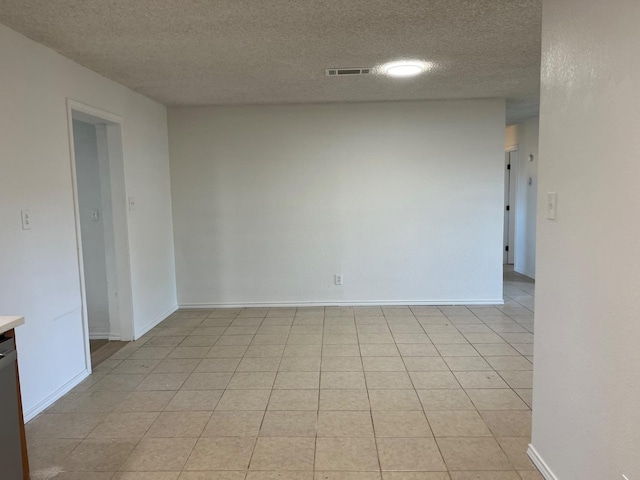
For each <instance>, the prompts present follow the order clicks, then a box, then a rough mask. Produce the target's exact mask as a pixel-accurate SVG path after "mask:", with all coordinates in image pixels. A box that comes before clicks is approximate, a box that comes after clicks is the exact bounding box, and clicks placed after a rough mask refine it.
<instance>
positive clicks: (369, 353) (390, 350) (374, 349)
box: [360, 343, 400, 357]
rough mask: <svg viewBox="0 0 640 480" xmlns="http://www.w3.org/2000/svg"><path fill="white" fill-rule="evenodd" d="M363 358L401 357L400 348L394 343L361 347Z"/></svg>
mask: <svg viewBox="0 0 640 480" xmlns="http://www.w3.org/2000/svg"><path fill="white" fill-rule="evenodd" d="M360 354H361V355H362V356H363V357H397V356H399V355H400V351H399V350H398V347H397V346H396V345H395V344H393V343H390V344H389V343H382V344H375V343H373V344H367V345H362V344H361V345H360Z"/></svg>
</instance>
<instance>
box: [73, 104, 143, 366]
mask: <svg viewBox="0 0 640 480" xmlns="http://www.w3.org/2000/svg"><path fill="white" fill-rule="evenodd" d="M67 111H68V121H69V136H70V146H71V149H70V150H71V172H72V177H73V189H74V206H75V217H76V218H75V220H76V238H77V247H78V264H79V279H80V289H81V293H82V317H83V332H84V340H85V365H86V368H87V370H88V371H89V372H90V371H91V369H92V367H96V366H97V365H98V364H99V363H101V362H102V361H104V360H105V359H106V358H108V357H109V356H110V355H111V354H113V353H114V352H115V351H116V350H118V349H119V348H121V347H122V346H123V345H124V344H125V342H126V341H129V340H133V332H134V328H133V304H132V294H131V268H130V261H129V240H128V228H127V210H126V205H127V202H126V190H125V177H124V162H123V152H122V127H121V125H122V120H121V118H120V117H118V116H117V115H113V114H111V113H109V112H105V111H102V110H99V109H96V108H93V107H90V106H87V105H83V104H81V103H78V102H75V101H73V100H68V101H67Z"/></svg>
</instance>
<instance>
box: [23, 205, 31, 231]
mask: <svg viewBox="0 0 640 480" xmlns="http://www.w3.org/2000/svg"><path fill="white" fill-rule="evenodd" d="M21 214H22V229H23V230H31V213H30V212H29V210H22V211H21Z"/></svg>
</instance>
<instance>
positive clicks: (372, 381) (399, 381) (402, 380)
mask: <svg viewBox="0 0 640 480" xmlns="http://www.w3.org/2000/svg"><path fill="white" fill-rule="evenodd" d="M365 377H366V380H367V388H368V389H370V390H371V389H401V388H413V384H412V383H411V379H410V378H409V375H408V374H407V372H366V374H365Z"/></svg>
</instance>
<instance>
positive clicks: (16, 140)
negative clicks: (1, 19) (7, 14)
mask: <svg viewBox="0 0 640 480" xmlns="http://www.w3.org/2000/svg"><path fill="white" fill-rule="evenodd" d="M0 45H2V48H0V70H1V71H2V75H1V79H0V82H1V87H0V149H1V152H0V162H1V168H0V171H1V172H2V175H0V225H1V226H2V235H0V255H1V256H2V257H1V261H0V312H2V314H4V315H12V314H13V315H18V314H19V315H25V317H26V324H25V325H24V326H21V327H19V328H18V330H17V335H18V338H17V341H18V348H19V362H20V373H21V380H22V387H23V388H22V393H23V400H24V407H25V411H26V415H27V417H29V416H31V415H32V414H33V413H34V412H37V411H39V410H40V409H41V408H43V406H45V405H46V404H48V403H49V402H50V401H51V400H52V399H53V398H55V396H57V395H59V394H60V393H62V392H64V391H65V390H66V389H67V388H69V387H70V386H71V385H72V384H73V383H74V382H75V381H78V379H79V378H81V377H82V375H84V374H85V373H84V372H85V363H84V345H83V339H82V320H81V297H80V288H79V280H78V259H77V254H76V236H75V223H74V211H73V196H72V180H71V173H70V172H71V168H70V146H69V132H68V126H67V109H66V98H67V97H70V98H73V99H75V100H77V101H80V102H83V103H86V104H89V105H93V106H95V107H97V108H101V109H104V110H107V111H110V112H113V113H115V114H118V115H120V116H122V118H123V119H124V120H123V121H124V123H123V151H124V156H125V176H126V185H127V194H128V195H132V196H135V198H136V202H137V209H136V211H135V212H131V215H130V218H129V236H130V255H131V267H132V286H133V302H134V318H135V328H136V330H137V331H138V332H142V331H144V329H145V328H148V327H149V326H151V325H153V324H154V323H155V322H156V321H158V320H161V319H162V318H163V317H164V316H165V315H166V314H167V313H169V312H171V311H172V309H174V308H175V306H176V293H175V277H174V269H175V266H174V265H175V264H174V258H173V237H172V218H171V197H170V182H169V158H168V138H167V123H166V108H165V107H164V106H162V105H160V104H158V103H156V102H153V101H151V100H149V99H147V98H145V97H143V96H141V95H138V94H136V93H134V92H132V91H131V90H128V89H127V88H125V87H123V86H122V85H119V84H116V83H114V82H112V81H110V80H107V79H105V78H104V77H101V76H100V75H98V74H96V73H94V72H91V71H89V70H87V69H85V68H83V67H81V66H79V65H78V64H76V63H73V62H72V61H70V60H68V59H66V58H64V57H62V56H61V55H58V54H56V53H55V52H53V51H52V50H50V49H47V48H45V47H43V46H41V45H39V44H37V43H35V42H33V41H31V40H29V39H27V38H25V37H23V36H22V35H19V34H17V33H15V32H13V31H12V30H10V29H8V28H6V27H3V26H0ZM26 208H29V209H30V210H31V215H32V220H33V222H32V223H33V228H32V230H29V231H23V230H22V229H21V225H20V210H21V209H26Z"/></svg>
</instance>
